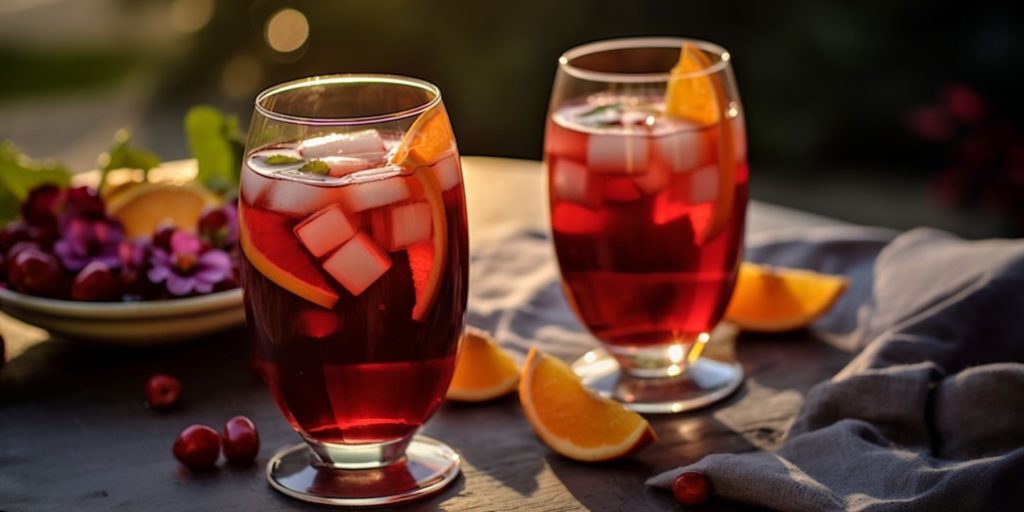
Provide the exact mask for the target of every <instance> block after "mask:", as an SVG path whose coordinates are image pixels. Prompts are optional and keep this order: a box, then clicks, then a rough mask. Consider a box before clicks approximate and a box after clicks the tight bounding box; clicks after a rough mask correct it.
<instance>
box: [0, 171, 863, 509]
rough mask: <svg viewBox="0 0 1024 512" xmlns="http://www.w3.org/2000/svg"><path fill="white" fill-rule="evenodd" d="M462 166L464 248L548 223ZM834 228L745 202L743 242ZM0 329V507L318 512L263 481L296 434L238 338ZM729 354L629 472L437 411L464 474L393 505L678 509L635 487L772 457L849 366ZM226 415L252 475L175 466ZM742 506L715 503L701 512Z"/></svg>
mask: <svg viewBox="0 0 1024 512" xmlns="http://www.w3.org/2000/svg"><path fill="white" fill-rule="evenodd" d="M464 168H465V181H466V189H467V197H468V199H469V206H468V208H469V216H470V233H471V240H472V241H471V249H472V247H474V246H478V245H479V244H486V243H488V240H489V239H492V238H493V237H491V236H490V235H491V234H493V233H497V232H500V231H501V230H502V229H505V228H507V227H508V226H509V225H517V224H520V225H521V224H527V225H532V226H538V227H543V226H544V225H545V224H546V222H547V217H546V215H547V214H546V201H547V200H546V192H545V188H544V187H545V185H544V175H543V171H542V169H541V165H540V163H539V162H535V161H527V160H511V159H501V158H485V157H466V158H464ZM755 192H756V191H755ZM513 201H514V204H515V207H514V208H510V207H509V204H510V203H512V202H513ZM827 224H839V222H838V221H832V220H829V219H825V218H822V217H817V216H814V215H810V214H805V213H801V212H796V211H793V210H789V209H785V208H780V207H776V206H771V205H766V204H762V203H757V202H754V203H752V205H751V209H750V212H749V222H748V234H756V233H758V232H763V231H765V230H769V229H772V228H777V227H794V226H819V225H827ZM0 333H2V335H3V336H4V338H5V339H6V341H7V358H8V363H7V364H6V366H5V367H4V368H3V369H2V370H0V511H8V512H14V511H22V510H25V511H66V510H81V511H92V510H112V509H128V510H167V511H178V510H181V511H195V510H240V511H241V510H244V511H247V512H258V511H271V510H314V509H323V508H324V507H323V506H317V505H309V504H305V503H302V502H299V501H295V500H293V499H290V498H288V497H285V496H284V495H282V494H280V493H278V492H276V491H274V490H273V489H271V488H270V486H269V485H268V484H267V482H266V481H265V479H264V476H263V468H264V466H265V464H266V461H267V458H268V457H269V456H270V455H271V454H272V453H273V452H274V451H276V450H277V449H278V448H279V447H281V446H284V445H286V444H291V443H294V442H296V441H297V440H298V436H297V435H296V434H295V433H294V432H293V431H292V430H291V428H290V427H289V426H288V424H287V423H286V422H285V421H284V418H283V417H282V416H281V414H280V413H279V412H278V410H277V408H276V407H275V406H274V404H273V403H272V401H271V399H270V395H269V393H268V392H267V390H266V388H265V387H264V386H263V384H262V383H261V382H260V381H259V379H258V378H256V377H255V376H253V374H252V373H250V372H249V370H248V367H247V360H248V346H247V341H246V337H245V331H244V329H242V328H238V329H235V330H232V331H228V332H225V333H223V334H220V335H217V336H214V337H211V338H208V339H204V340H199V341H196V342H195V343H190V344H185V345H180V346H171V347H149V348H139V349H125V348H115V347H103V346H95V345H88V344H85V343H82V342H76V341H71V340H65V339H49V336H48V335H47V334H46V333H45V332H44V331H41V330H39V329H36V328H34V327H30V326H26V325H25V324H22V323H20V322H17V321H16V320H13V319H11V318H10V317H7V316H5V315H2V314H0ZM737 354H738V358H739V360H740V362H741V363H742V364H743V365H744V368H745V370H746V372H747V380H746V382H745V383H744V384H743V386H741V388H740V389H739V390H738V391H737V392H736V393H734V394H733V395H732V396H731V397H730V398H728V399H727V400H725V401H723V402H721V403H719V404H716V405H713V406H711V407H709V408H706V409H702V410H698V411H693V412H689V413H683V414H675V415H661V416H650V417H649V419H650V420H651V423H652V425H653V426H654V428H655V430H657V432H658V435H659V437H660V440H659V441H658V442H657V444H655V445H654V446H653V447H651V448H648V449H647V450H645V451H643V452H642V453H640V454H638V455H636V456H634V457H632V458H630V459H628V460H625V461H618V462H612V463H604V464H583V463H578V462H574V461H571V460H567V459H565V458H562V457H560V456H558V455H556V454H554V453H553V452H551V451H550V450H549V449H548V448H547V447H546V446H544V445H543V444H542V443H541V442H540V441H539V440H538V439H537V438H536V437H535V436H534V435H533V432H532V431H531V430H530V427H529V425H528V424H527V422H526V420H525V418H524V417H523V415H522V411H521V410H520V408H519V404H518V402H517V400H516V398H515V397H514V396H510V397H507V398H504V399H500V400H498V401H495V402H492V403H487V404H481V405H472V406H470V405H460V404H445V405H444V406H442V408H441V409H440V411H439V412H438V413H437V414H436V415H435V416H434V417H433V418H432V419H431V420H430V422H429V423H428V424H427V425H426V427H425V428H424V432H425V433H426V434H427V435H430V436H432V437H435V438H437V439H440V440H442V441H444V442H446V443H448V444H450V445H451V446H453V447H455V448H456V449H458V450H459V451H460V452H461V453H462V455H463V456H464V462H463V466H462V470H463V472H462V476H460V477H459V478H458V479H457V480H456V481H455V482H454V483H453V484H452V485H451V486H450V487H448V488H447V489H446V490H444V491H443V492H441V493H440V494H438V495H436V496H434V497H431V498H429V499H427V500H425V501H420V502H417V503H413V504H410V505H407V506H404V507H401V508H403V509H406V510H435V509H440V510H481V511H483V510H488V511H490V510H581V509H592V510H674V509H677V508H678V505H676V504H675V502H674V501H673V499H672V497H671V496H670V495H669V494H668V493H665V492H662V491H657V490H653V489H649V488H647V487H645V486H644V485H643V482H644V480H645V479H647V478H648V477H649V476H651V475H652V474H654V473H656V472H659V471H662V470H666V469H670V468H672V467H675V466H677V465H681V464H686V463H689V462H693V461H695V460H697V459H699V458H701V457H702V456H704V455H705V454H708V453H714V452H740V451H747V450H754V449H766V448H767V449H770V448H773V447H775V446H776V445H777V444H778V443H779V442H780V441H781V438H782V435H783V434H784V432H785V429H786V427H787V426H788V423H789V421H790V420H791V419H792V418H793V416H794V415H795V414H796V412H797V410H798V409H799V407H800V405H801V404H802V400H803V394H804V392H806V390H807V389H808V388H809V387H810V386H811V385H813V384H814V383H816V382H819V381H821V380H823V379H826V378H828V377H830V376H832V375H833V374H834V373H835V372H836V371H838V370H839V369H840V368H841V367H842V366H843V365H844V364H845V363H846V362H847V361H848V360H849V359H850V357H851V355H850V354H848V353H846V352H843V351H841V350H839V349H837V348H834V347H831V346H829V345H828V344H826V343H824V342H822V341H819V340H815V339H814V338H813V337H812V336H811V334H809V333H806V332H804V333H795V334H789V335H785V336H751V335H741V336H740V338H739V340H738V342H737ZM157 372H162V373H168V374H171V375H175V376H177V377H178V378H179V379H180V380H181V381H182V383H183V387H184V391H183V396H182V401H181V403H180V404H179V405H180V406H179V407H178V408H176V409H175V410H174V411H172V412H169V413H164V414H159V413H155V412H153V411H150V410H149V409H148V408H147V407H146V405H145V400H144V397H143V387H144V383H145V381H146V378H147V377H148V376H149V375H151V374H153V373H157ZM235 414H245V415H247V416H249V417H250V418H252V419H253V420H254V421H255V422H256V423H257V425H258V426H259V429H260V435H261V437H262V447H261V450H260V454H259V458H258V461H257V464H255V465H253V466H249V467H243V468H236V467H223V466H222V467H220V468H219V469H218V470H216V471H214V472H210V473H202V474H191V473H189V472H188V471H187V470H184V469H183V468H181V467H179V465H178V463H177V461H175V460H174V458H173V457H172V456H171V444H172V443H173V441H174V438H175V436H176V435H177V434H178V432H179V431H180V430H181V429H182V428H184V427H185V426H187V425H189V424H192V423H206V424H209V425H211V426H214V427H215V428H219V427H220V425H222V424H223V422H224V420H225V419H227V418H229V417H231V416H233V415H235ZM742 508H744V507H741V506H739V505H736V504H731V503H723V502H717V503H713V504H712V505H711V506H710V507H705V508H704V510H733V509H742Z"/></svg>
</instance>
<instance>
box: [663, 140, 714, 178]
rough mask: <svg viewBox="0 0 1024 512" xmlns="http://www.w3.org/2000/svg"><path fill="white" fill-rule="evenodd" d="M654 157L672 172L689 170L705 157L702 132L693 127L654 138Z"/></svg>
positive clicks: (694, 167) (702, 161) (705, 149)
mask: <svg viewBox="0 0 1024 512" xmlns="http://www.w3.org/2000/svg"><path fill="white" fill-rule="evenodd" d="M653 142H654V144H653V145H654V152H655V158H658V159H659V160H661V161H662V162H664V163H665V164H666V165H668V168H669V169H671V170H672V172H691V171H693V170H695V169H697V167H698V166H699V165H700V164H701V163H704V162H705V161H706V160H705V159H706V158H707V156H708V155H707V148H706V147H705V146H706V144H705V137H704V132H701V131H697V130H695V129H681V130H679V131H675V132H671V133H669V134H667V135H660V136H658V137H655V138H654V140H653Z"/></svg>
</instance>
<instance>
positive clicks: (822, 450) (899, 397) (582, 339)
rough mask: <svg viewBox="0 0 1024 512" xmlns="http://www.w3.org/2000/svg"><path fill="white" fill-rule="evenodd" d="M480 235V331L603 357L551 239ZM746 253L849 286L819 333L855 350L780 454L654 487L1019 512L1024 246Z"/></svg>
mask: <svg viewBox="0 0 1024 512" xmlns="http://www.w3.org/2000/svg"><path fill="white" fill-rule="evenodd" d="M476 235H477V234H476V233H474V237H475V238H476V240H475V244H474V248H473V252H472V258H473V262H472V265H471V267H470V268H471V277H470V278H471V287H470V311H469V323H470V324H471V325H474V326H477V327H481V328H485V329H489V330H491V331H493V332H494V333H495V335H496V336H497V338H498V339H500V340H502V341H503V343H505V344H506V346H509V347H511V348H514V349H516V350H518V351H520V352H525V351H526V350H527V349H528V348H529V346H530V345H531V344H533V343H538V344H540V345H541V348H543V349H544V350H545V351H547V352H549V353H552V354H555V355H558V356H559V357H562V358H563V359H566V360H571V359H573V358H575V357H578V356H580V355H581V354H583V353H584V352H586V351H587V350H589V349H590V348H593V346H595V341H594V340H593V338H591V337H590V336H589V335H588V334H587V333H586V331H585V329H584V328H583V327H582V326H581V325H580V324H579V323H578V322H577V320H576V319H575V318H574V316H573V315H572V313H571V312H570V310H569V308H568V306H567V305H566V303H565V299H564V297H563V295H562V292H561V289H560V285H559V281H558V269H557V266H556V264H555V262H554V257H553V253H552V248H551V242H550V240H549V239H548V238H547V236H546V235H545V234H544V233H543V232H542V231H538V230H534V229H524V227H523V226H507V229H504V230H496V231H492V232H488V233H481V235H482V236H483V237H486V240H483V239H481V237H477V236H476ZM747 257H748V258H749V259H751V260H753V261H761V262H770V263H774V264H779V265H787V266H797V267H804V268H810V269H816V270H819V271H824V272H829V273H838V274H846V275H849V276H850V277H851V287H850V289H849V290H848V291H847V293H846V294H845V295H844V297H843V299H842V300H840V301H839V303H837V304H836V306H835V307H834V308H833V309H832V311H831V312H830V313H829V314H828V315H827V316H825V317H824V318H822V319H821V320H820V321H819V322H818V323H817V324H816V328H817V329H816V333H817V334H818V335H819V336H820V337H822V338H823V339H827V340H828V341H829V342H830V343H833V344H835V345H837V346H841V347H843V348H845V349H848V350H861V353H860V355H859V356H858V357H857V358H856V359H855V360H854V361H852V362H851V363H850V364H849V365H848V366H847V368H845V369H844V370H842V371H841V372H840V373H839V374H838V375H836V376H835V377H834V378H833V379H832V380H830V381H827V382H823V383H821V384H819V385H818V386H817V387H815V388H814V389H813V390H812V391H811V392H810V393H809V395H808V397H807V399H806V402H805V405H804V408H803V410H802V412H801V413H800V415H799V417H798V418H797V420H796V421H795V422H794V424H793V425H792V427H791V429H790V431H789V433H788V438H787V440H786V441H785V443H784V444H783V445H782V447H781V448H780V449H779V450H778V451H777V452H775V453H767V452H752V453H745V454H738V455H730V454H715V455H709V456H707V457H705V458H704V459H702V460H701V461H699V462H697V463H696V464H693V465H691V466H687V467H684V468H678V469H676V470H672V471H668V472H665V473H662V474H660V475H657V476H654V477H652V478H651V479H650V481H649V482H648V483H649V484H651V485H654V486H658V487H663V488H668V487H670V486H671V483H672V480H673V479H674V478H675V476H676V475H678V474H679V473H681V472H682V471H689V470H699V471H703V472H704V473H705V474H707V475H708V476H709V477H710V478H711V480H712V482H713V486H714V492H715V494H716V495H718V496H722V497H725V498H728V499H731V500H735V501H741V502H746V503H752V504H756V505H761V506H767V507H772V508H776V509H781V510H815V511H817V510H871V511H888V510H1019V509H1020V508H1019V507H1018V506H1016V505H1018V504H1019V503H1021V502H1024V365H1022V364H1020V362H1021V361H1024V241H996V240H993V241H984V242H964V241H960V240H958V239H955V238H953V237H951V236H949V235H945V234H942V233H939V232H936V231H930V230H915V231H911V232H909V233H906V234H903V235H901V236H899V237H896V238H895V239H893V233H892V232H889V231H886V230H878V229H871V228H860V227H836V226H833V227H824V228H811V229H806V228H801V229H798V230H774V231H770V232H761V233H754V234H753V235H751V236H750V237H749V238H748V251H747ZM739 350H743V347H742V343H741V345H740V347H739Z"/></svg>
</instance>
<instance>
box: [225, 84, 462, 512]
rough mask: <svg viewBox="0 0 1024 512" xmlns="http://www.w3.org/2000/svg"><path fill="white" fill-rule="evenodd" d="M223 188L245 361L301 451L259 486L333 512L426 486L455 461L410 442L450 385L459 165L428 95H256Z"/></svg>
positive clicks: (315, 87) (359, 90) (444, 121)
mask: <svg viewBox="0 0 1024 512" xmlns="http://www.w3.org/2000/svg"><path fill="white" fill-rule="evenodd" d="M240 191H241V194H240V196H241V200H240V203H239V220H240V226H241V233H240V239H241V247H242V252H243V254H244V256H245V257H244V258H243V262H242V269H241V274H242V285H243V287H244V290H245V304H246V311H247V314H248V323H249V327H250V329H251V331H252V338H253V343H254V345H255V354H256V360H257V363H258V366H259V368H260V371H261V373H262V375H263V378H264V380H265V381H266V383H267V386H268V387H269V388H270V391H271V394H272V395H273V398H274V400H275V401H276V402H277V405H278V407H279V408H280V409H281V412H282V413H283V414H284V416H285V418H286V419H287V420H288V422H289V423H290V424H291V426H292V428H294V429H295V431H296V432H298V433H299V434H300V435H301V436H302V438H303V439H304V441H305V442H304V443H300V444H297V445H295V446H291V447H287V448H284V449H282V450H281V451H279V452H277V454H275V455H274V456H273V458H272V459H271V460H270V463H269V464H268V466H267V478H268V479H269V481H270V483H271V485H272V486H273V487H274V488H276V489H277V490H279V491H281V492H283V493H285V494H287V495H289V496H292V497H295V498H298V499H302V500H306V501H312V502H318V503H328V504H335V505H383V504H389V503H395V502H399V501H405V500H409V499H413V498H417V497H420V496H423V495H426V494H429V493H431V492H434V491H437V490H440V489H441V488H442V487H444V486H445V485H446V484H447V483H449V482H451V481H452V480H453V479H454V478H455V476H456V475H457V474H458V471H459V456H458V454H457V453H456V452H455V451H453V450H452V449H451V448H449V447H448V446H447V445H445V444H443V443H441V442H439V441H436V440H433V439H430V438H427V437H424V436H419V435H416V432H417V430H418V429H419V428H420V426H421V425H423V423H424V422H425V421H426V420H427V419H428V418H430V416H431V415H433V413H434V412H435V411H436V409H437V407H438V406H439V405H440V404H441V401H442V399H443V398H444V395H445V392H446V390H447V388H448V384H449V382H450V380H451V377H452V372H453V371H454V365H455V354H456V349H457V347H458V340H459V336H460V334H461V332H462V328H463V323H464V319H465V311H466V293H467V276H468V256H467V251H468V245H467V233H466V214H465V197H464V194H463V188H462V174H461V167H460V164H459V156H458V151H457V149H456V146H455V140H454V138H453V136H452V131H451V126H450V124H449V121H448V116H447V114H446V112H445V109H444V105H443V104H442V103H441V94H440V91H439V90H438V89H437V87H435V86H433V85H431V84H429V83H426V82H423V81H421V80H416V79H412V78H404V77H398V76H387V75H334V76H323V77H314V78H309V79H303V80H297V81H294V82H288V83H285V84H281V85H278V86H275V87H272V88H270V89H268V90H266V91H264V92H263V93H261V94H260V95H259V96H258V97H257V98H256V110H255V113H254V114H253V119H252V124H251V126H250V129H249V136H248V141H247V143H246V151H245V161H244V164H243V169H242V178H241V187H240Z"/></svg>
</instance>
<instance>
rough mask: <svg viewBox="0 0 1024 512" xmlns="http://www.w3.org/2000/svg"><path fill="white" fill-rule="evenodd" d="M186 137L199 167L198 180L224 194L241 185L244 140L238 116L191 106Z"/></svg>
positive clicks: (187, 116) (186, 124) (186, 118)
mask: <svg viewBox="0 0 1024 512" xmlns="http://www.w3.org/2000/svg"><path fill="white" fill-rule="evenodd" d="M185 138H186V139H188V147H189V150H190V151H191V152H192V156H193V157H195V159H196V161H197V162H198V164H199V174H198V175H197V176H196V181H198V182H199V183H200V184H202V185H204V186H206V187H207V188H209V189H211V190H215V191H217V192H221V193H227V192H229V191H230V190H232V189H234V188H235V187H237V186H238V176H239V173H240V171H241V165H242V150H243V148H244V140H243V138H242V133H241V131H240V130H239V128H238V118H237V117H235V116H233V115H226V114H224V113H223V112H221V111H219V110H217V109H216V108H213V107H210V106H205V105H200V106H195V107H192V108H191V109H189V111H188V114H186V115H185Z"/></svg>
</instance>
